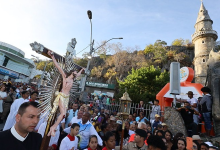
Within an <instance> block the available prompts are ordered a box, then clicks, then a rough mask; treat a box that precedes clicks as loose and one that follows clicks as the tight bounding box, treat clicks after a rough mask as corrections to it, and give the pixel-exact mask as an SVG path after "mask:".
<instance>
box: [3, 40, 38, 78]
mask: <svg viewBox="0 0 220 150" xmlns="http://www.w3.org/2000/svg"><path fill="white" fill-rule="evenodd" d="M38 73H39V72H38V71H37V70H36V67H35V64H34V62H33V61H32V60H31V59H27V58H25V53H24V52H23V51H22V50H20V49H18V48H17V47H15V46H12V45H10V44H7V43H4V42H0V79H7V78H8V77H10V78H11V79H12V81H21V82H28V81H29V80H30V79H31V78H33V77H34V76H35V75H37V74H38Z"/></svg>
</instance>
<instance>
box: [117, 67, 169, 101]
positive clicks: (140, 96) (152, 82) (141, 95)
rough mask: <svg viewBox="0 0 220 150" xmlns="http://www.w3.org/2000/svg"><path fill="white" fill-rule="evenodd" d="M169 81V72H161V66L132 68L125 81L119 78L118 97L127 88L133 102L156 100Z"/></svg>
mask: <svg viewBox="0 0 220 150" xmlns="http://www.w3.org/2000/svg"><path fill="white" fill-rule="evenodd" d="M167 82H169V73H168V72H161V69H160V68H154V66H150V67H142V68H140V69H136V70H135V69H132V71H131V73H129V75H128V76H127V77H126V78H125V79H124V81H119V80H118V83H119V91H120V92H119V94H118V97H121V96H122V94H123V93H124V92H125V88H127V92H128V93H129V95H130V97H131V99H132V100H133V102H139V101H140V100H144V101H150V100H154V99H155V98H156V94H157V93H158V92H159V91H160V90H161V89H162V88H163V87H164V86H165V85H166V83H167Z"/></svg>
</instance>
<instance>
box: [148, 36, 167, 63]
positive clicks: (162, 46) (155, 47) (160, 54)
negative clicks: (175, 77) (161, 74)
mask: <svg viewBox="0 0 220 150" xmlns="http://www.w3.org/2000/svg"><path fill="white" fill-rule="evenodd" d="M166 45H167V43H166V42H165V41H161V40H157V41H156V42H155V43H154V44H150V45H147V46H146V48H145V49H144V53H145V55H147V56H148V57H149V58H151V59H152V62H153V64H155V65H159V66H160V67H162V63H163V64H164V63H166V62H167V55H166V54H167V52H168V50H167V49H166Z"/></svg>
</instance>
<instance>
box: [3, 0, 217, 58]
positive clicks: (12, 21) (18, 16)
mask: <svg viewBox="0 0 220 150" xmlns="http://www.w3.org/2000/svg"><path fill="white" fill-rule="evenodd" d="M200 5H201V1H200V0H0V7H1V9H0V20H1V21H0V22H1V23H0V41H2V42H6V43H8V44H11V45H13V46H15V47H18V48H19V49H21V50H23V51H24V52H25V56H26V57H28V58H31V54H34V55H37V54H36V53H35V52H33V51H32V50H31V47H30V46H29V44H30V43H31V42H34V41H37V42H39V43H41V44H43V45H44V46H46V47H48V48H50V49H52V50H54V51H56V52H58V53H60V54H64V53H65V51H66V47H67V43H68V42H69V41H70V39H71V38H76V40H77V45H76V51H77V52H79V51H80V50H82V49H83V48H85V47H86V46H87V45H88V44H89V42H90V22H89V19H88V16H87V10H91V11H92V13H93V18H92V23H93V39H94V40H95V43H97V42H101V41H103V40H108V39H110V38H115V37H123V38H124V39H123V40H112V41H111V42H112V43H116V42H121V43H122V44H123V46H124V47H135V46H139V47H140V49H144V48H145V46H146V45H148V44H151V43H154V42H155V41H156V40H157V39H161V40H164V41H166V42H167V43H168V45H170V44H171V43H172V41H173V40H174V39H177V38H183V39H190V40H191V35H192V34H193V33H194V31H195V30H194V25H195V22H196V18H197V15H198V12H199V8H200ZM204 5H205V7H206V9H207V10H208V12H209V15H210V17H211V19H212V20H213V21H214V24H213V29H214V30H216V31H217V32H218V33H220V15H219V14H220V9H219V6H220V0H204ZM97 46H98V45H97V44H96V45H95V47H97ZM85 51H89V48H88V49H86V50H85ZM81 54H82V53H81ZM81 54H79V55H78V56H81ZM38 56H39V55H38ZM41 58H44V57H41Z"/></svg>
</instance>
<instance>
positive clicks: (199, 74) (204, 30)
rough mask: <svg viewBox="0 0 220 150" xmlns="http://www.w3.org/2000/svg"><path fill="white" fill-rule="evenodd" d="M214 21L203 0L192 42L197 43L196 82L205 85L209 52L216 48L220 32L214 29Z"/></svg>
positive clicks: (195, 58)
mask: <svg viewBox="0 0 220 150" xmlns="http://www.w3.org/2000/svg"><path fill="white" fill-rule="evenodd" d="M212 24H213V21H212V20H211V18H210V16H209V14H208V11H207V10H206V9H205V6H204V4H203V2H202V3H201V7H200V10H199V14H198V17H197V20H196V24H195V26H194V28H195V33H194V34H193V35H192V42H193V44H194V45H195V57H194V66H195V82H196V83H201V84H203V85H205V82H206V77H207V69H208V66H207V61H208V58H209V53H210V51H211V50H212V49H214V48H215V43H216V40H217V38H218V34H217V32H216V31H215V30H213V29H212Z"/></svg>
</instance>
